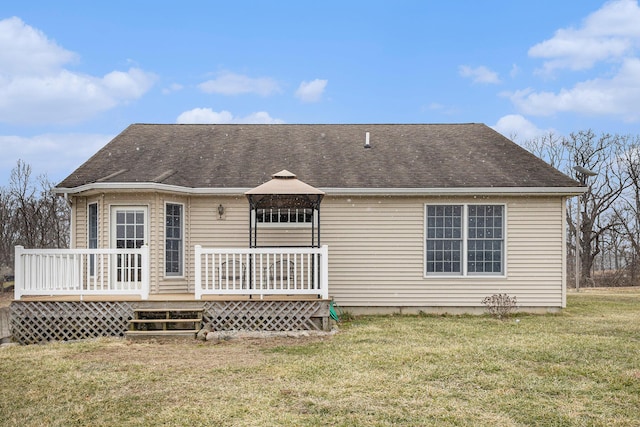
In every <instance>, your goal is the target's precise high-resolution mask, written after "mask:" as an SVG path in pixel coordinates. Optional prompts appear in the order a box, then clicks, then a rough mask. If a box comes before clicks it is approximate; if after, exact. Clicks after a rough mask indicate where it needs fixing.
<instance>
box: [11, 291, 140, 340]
mask: <svg viewBox="0 0 640 427" xmlns="http://www.w3.org/2000/svg"><path fill="white" fill-rule="evenodd" d="M132 318H133V308H132V307H131V305H130V304H129V303H127V302H114V301H95V302H94V301H91V302H80V301H74V302H65V301H29V302H21V301H15V302H13V303H11V335H12V337H13V339H14V340H15V341H17V342H19V343H21V344H35V343H40V342H44V341H69V340H78V339H86V338H95V337H100V336H118V337H122V336H124V334H125V332H126V330H127V325H128V323H129V320H131V319H132Z"/></svg>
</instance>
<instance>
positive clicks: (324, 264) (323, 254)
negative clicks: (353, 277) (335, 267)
mask: <svg viewBox="0 0 640 427" xmlns="http://www.w3.org/2000/svg"><path fill="white" fill-rule="evenodd" d="M320 265H321V267H320V286H321V288H320V290H321V291H322V298H323V299H329V247H328V246H327V245H323V246H322V248H321V251H320Z"/></svg>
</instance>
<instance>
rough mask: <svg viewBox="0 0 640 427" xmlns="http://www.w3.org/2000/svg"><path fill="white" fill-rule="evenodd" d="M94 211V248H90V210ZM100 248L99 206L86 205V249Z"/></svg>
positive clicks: (94, 203) (93, 204)
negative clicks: (93, 208) (93, 209)
mask: <svg viewBox="0 0 640 427" xmlns="http://www.w3.org/2000/svg"><path fill="white" fill-rule="evenodd" d="M93 206H95V209H96V224H95V226H96V238H95V245H96V246H95V247H91V225H92V224H91V208H92V207H93ZM99 246H100V206H99V205H98V202H91V203H87V249H97V248H98V247H99Z"/></svg>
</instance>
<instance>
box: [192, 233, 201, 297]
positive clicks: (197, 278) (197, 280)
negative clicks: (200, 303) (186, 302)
mask: <svg viewBox="0 0 640 427" xmlns="http://www.w3.org/2000/svg"><path fill="white" fill-rule="evenodd" d="M201 257H202V246H200V245H196V246H195V259H194V268H195V272H194V274H195V285H194V286H195V289H194V293H195V299H202V260H201Z"/></svg>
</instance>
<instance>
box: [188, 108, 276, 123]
mask: <svg viewBox="0 0 640 427" xmlns="http://www.w3.org/2000/svg"><path fill="white" fill-rule="evenodd" d="M176 123H178V124H198V123H200V124H206V123H215V124H226V123H245V124H280V123H284V121H283V120H281V119H276V118H273V117H271V116H270V115H269V113H267V112H265V111H258V112H256V113H251V114H249V115H248V116H245V117H235V116H234V115H233V114H231V113H230V112H229V111H226V110H223V111H220V112H216V111H213V110H212V109H211V108H194V109H193V110H189V111H185V112H183V113H182V114H180V115H179V116H178V118H177V119H176Z"/></svg>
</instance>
